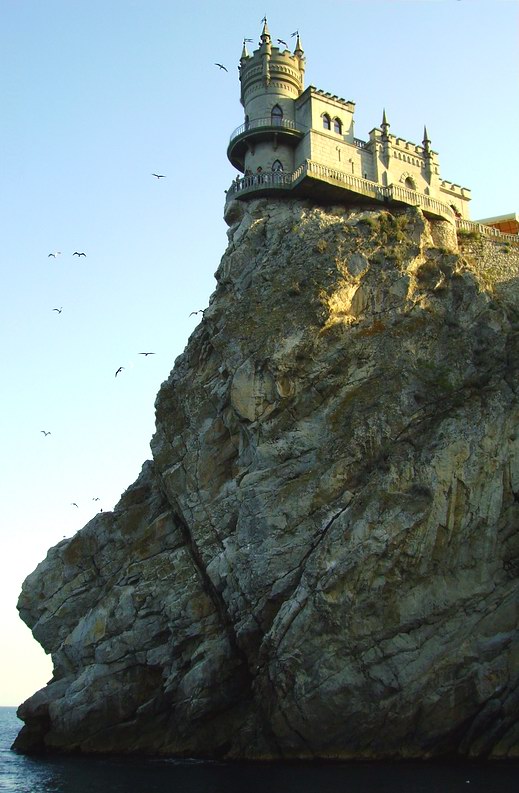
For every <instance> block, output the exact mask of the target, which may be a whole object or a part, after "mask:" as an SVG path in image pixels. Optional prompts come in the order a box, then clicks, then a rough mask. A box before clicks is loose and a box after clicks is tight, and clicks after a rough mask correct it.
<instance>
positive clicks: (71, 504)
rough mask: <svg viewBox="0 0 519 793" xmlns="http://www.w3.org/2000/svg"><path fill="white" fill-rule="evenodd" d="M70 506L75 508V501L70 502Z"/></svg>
mask: <svg viewBox="0 0 519 793" xmlns="http://www.w3.org/2000/svg"><path fill="white" fill-rule="evenodd" d="M70 506H71V507H77V504H76V502H75V501H71V503H70ZM77 508H78V509H79V507H77Z"/></svg>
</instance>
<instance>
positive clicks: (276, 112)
mask: <svg viewBox="0 0 519 793" xmlns="http://www.w3.org/2000/svg"><path fill="white" fill-rule="evenodd" d="M270 120H271V122H272V124H281V121H282V120H283V111H282V110H281V108H280V106H279V105H274V107H273V108H272V110H271V111H270Z"/></svg>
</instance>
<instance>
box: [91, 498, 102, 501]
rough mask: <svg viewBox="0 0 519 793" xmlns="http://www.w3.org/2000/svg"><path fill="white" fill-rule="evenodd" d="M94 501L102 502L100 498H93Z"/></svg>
mask: <svg viewBox="0 0 519 793" xmlns="http://www.w3.org/2000/svg"><path fill="white" fill-rule="evenodd" d="M92 501H101V499H100V498H93V499H92Z"/></svg>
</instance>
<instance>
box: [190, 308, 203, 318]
mask: <svg viewBox="0 0 519 793" xmlns="http://www.w3.org/2000/svg"><path fill="white" fill-rule="evenodd" d="M204 311H205V309H204V308H200V309H199V310H198V311H192V312H191V314H190V315H189V316H190V317H192V316H193V314H203V313H204Z"/></svg>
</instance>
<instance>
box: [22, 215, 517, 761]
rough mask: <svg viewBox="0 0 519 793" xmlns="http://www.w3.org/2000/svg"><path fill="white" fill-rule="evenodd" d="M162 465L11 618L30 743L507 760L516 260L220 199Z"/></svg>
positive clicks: (513, 577) (511, 752)
mask: <svg viewBox="0 0 519 793" xmlns="http://www.w3.org/2000/svg"><path fill="white" fill-rule="evenodd" d="M227 219H228V223H229V224H230V229H229V247H228V250H227V252H226V253H225V255H224V257H223V259H222V261H221V264H220V266H219V268H218V271H217V274H216V278H217V288H216V291H215V293H214V294H213V296H212V298H211V301H210V305H209V307H208V308H207V310H206V311H205V314H204V318H203V320H202V322H201V323H200V325H199V326H198V328H197V329H196V331H195V332H194V333H193V335H192V336H191V338H190V340H189V343H188V345H187V347H186V350H185V352H184V354H183V355H181V356H180V357H179V358H178V360H177V361H176V364H175V368H174V369H173V371H172V373H171V375H170V377H169V379H168V380H167V381H166V382H165V383H164V384H163V386H162V387H161V390H160V392H159V394H158V397H157V402H156V414H157V425H156V426H157V428H156V434H155V436H154V438H153V440H152V444H151V447H152V454H153V459H152V460H151V461H148V462H146V463H145V465H144V466H143V469H142V472H141V475H140V476H139V478H138V480H137V481H136V482H135V483H134V484H133V485H132V486H131V487H130V488H129V489H128V490H127V491H126V492H125V493H124V494H123V496H122V498H121V500H120V502H119V504H118V505H117V506H116V508H115V510H114V511H113V512H112V513H102V514H99V515H98V516H97V517H96V518H95V519H94V520H92V521H91V522H90V523H89V524H88V525H87V526H85V528H84V529H82V530H81V531H80V532H78V533H77V534H76V535H75V536H74V537H73V538H72V539H68V540H64V541H63V542H61V543H60V544H59V545H57V546H56V547H54V548H52V549H51V550H50V551H49V553H48V555H47V558H46V559H45V561H43V562H42V563H41V564H40V565H39V566H38V568H37V569H36V570H35V572H34V573H32V574H31V575H30V576H29V577H28V579H27V580H26V581H25V583H24V585H23V591H22V594H21V596H20V601H19V610H20V613H21V616H22V618H23V619H24V620H25V622H27V624H28V625H29V626H30V628H31V629H32V631H33V634H34V636H35V638H36V639H37V640H38V641H39V642H40V643H41V644H42V646H43V647H44V648H45V650H46V651H47V652H51V653H52V656H53V660H54V665H55V671H54V677H53V680H52V681H51V683H49V685H48V686H47V687H46V688H45V689H43V690H41V691H39V692H37V693H36V694H35V695H34V696H33V697H31V698H30V699H29V700H28V701H27V702H25V703H24V704H23V705H22V706H21V708H20V711H19V713H20V716H21V718H23V719H24V720H25V722H26V726H25V727H24V729H23V730H22V732H21V733H20V736H19V738H18V739H17V742H16V745H15V746H16V748H18V749H19V750H21V751H27V752H31V751H52V750H62V751H84V752H107V751H111V752H120V751H122V752H147V753H154V754H175V755H191V756H202V757H232V758H237V757H241V758H292V757H297V758H308V757H326V758H360V757H365V758H381V757H433V756H437V755H440V754H444V753H453V754H458V755H464V756H491V757H517V756H518V754H519V720H518V713H519V687H518V671H519V642H518V634H517V622H518V621H517V591H518V590H517V580H518V573H519V532H518V526H519V503H518V502H519V429H518V387H519V381H518V370H519V313H518V308H519V288H518V284H519V278H518V275H519V266H517V265H518V261H517V257H515V259H514V256H513V253H510V252H507V251H505V250H502V249H501V248H500V246H499V245H498V244H497V243H496V244H493V247H492V255H491V256H490V260H489V262H488V263H487V265H486V266H485V267H482V266H481V262H479V263H478V261H477V260H476V259H475V258H474V256H469V257H464V256H463V254H462V252H460V250H459V249H458V244H457V241H456V237H455V233H454V231H453V229H452V227H451V226H449V224H447V223H443V222H439V221H438V222H429V221H427V220H426V219H424V217H423V215H422V214H421V213H420V211H419V210H415V209H407V210H402V212H401V213H399V214H390V213H389V212H386V211H382V210H381V209H380V208H379V209H369V208H368V209H359V208H357V209H351V208H350V209H345V208H339V207H332V208H327V209H324V208H319V207H317V206H314V205H312V204H310V203H308V202H301V201H277V200H270V201H269V200H268V199H263V200H256V201H251V202H250V203H248V204H239V203H237V202H234V203H233V204H231V206H230V209H229V212H228V218H227Z"/></svg>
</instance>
